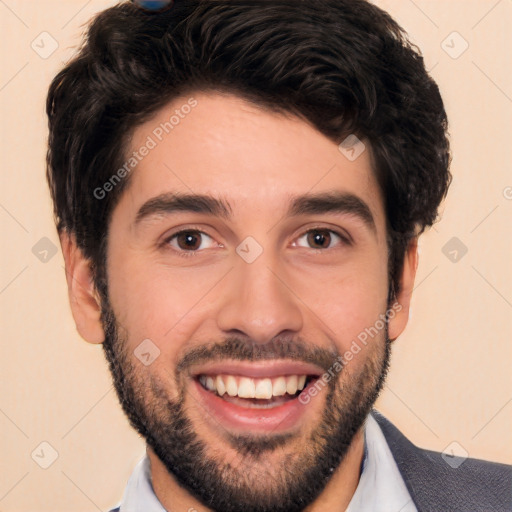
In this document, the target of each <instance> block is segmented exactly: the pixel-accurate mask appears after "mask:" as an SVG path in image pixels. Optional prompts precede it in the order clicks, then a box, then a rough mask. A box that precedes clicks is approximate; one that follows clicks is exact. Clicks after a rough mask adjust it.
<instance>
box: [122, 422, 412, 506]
mask: <svg viewBox="0 0 512 512" xmlns="http://www.w3.org/2000/svg"><path fill="white" fill-rule="evenodd" d="M119 505H120V506H121V509H120V512H166V510H165V508H164V507H163V506H162V504H161V503H160V501H159V500H158V498H157V497H156V494H155V492H154V491H153V486H152V484H151V469H150V464H149V458H148V456H147V455H145V456H144V457H143V458H142V459H141V460H140V461H139V462H138V463H137V465H136V466H135V469H134V470H133V473H132V474H131V476H130V479H129V480H128V485H127V486H126V489H125V492H124V496H123V499H122V500H121V502H120V503H119V504H118V505H116V507H115V508H117V507H118V506H119ZM340 512H342V511H340ZM345 512H417V509H416V506H415V505H414V503H413V501H412V498H411V496H410V494H409V491H408V490H407V487H406V486H405V483H404V481H403V479H402V476H401V475H400V472H399V470H398V467H397V465H396V462H395V460H394V458H393V455H392V454H391V451H390V449H389V447H388V444H387V442H386V439H385V437H384V434H383V433H382V430H381V429H380V427H379V425H378V423H377V421H376V420H375V419H374V418H373V417H372V415H371V414H370V415H368V417H367V418H366V422H365V459H364V462H363V471H362V473H361V476H360V478H359V483H358V485H357V488H356V492H355V493H354V495H353V496H352V499H351V500H350V503H349V505H348V508H347V509H346V511H345Z"/></svg>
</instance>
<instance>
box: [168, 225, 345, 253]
mask: <svg viewBox="0 0 512 512" xmlns="http://www.w3.org/2000/svg"><path fill="white" fill-rule="evenodd" d="M315 231H325V232H328V233H332V234H334V235H336V236H337V237H339V239H340V240H341V243H342V244H344V245H352V240H351V239H350V238H349V237H348V236H347V235H344V234H342V233H340V232H338V231H335V230H333V229H329V228H324V227H314V228H310V229H308V230H307V231H305V232H304V233H302V234H301V235H300V236H299V237H298V238H302V237H303V236H305V235H307V234H309V233H312V232H315ZM183 233H193V234H201V235H206V236H207V237H209V238H212V237H211V236H210V235H208V233H205V232H204V231H201V230H199V229H193V228H190V229H182V230H181V231H177V232H176V233H173V234H172V235H170V236H168V237H167V238H166V239H165V240H164V241H163V242H162V247H166V246H169V244H170V242H171V240H173V239H174V238H176V237H177V236H179V235H181V234H183ZM311 249H312V250H316V251H327V250H328V249H330V248H327V249H313V248H311ZM171 250H172V251H174V252H176V253H177V254H178V256H180V257H183V258H191V257H194V256H196V255H197V253H198V252H201V250H190V251H185V250H178V249H174V248H173V249H171ZM203 250H204V249H203Z"/></svg>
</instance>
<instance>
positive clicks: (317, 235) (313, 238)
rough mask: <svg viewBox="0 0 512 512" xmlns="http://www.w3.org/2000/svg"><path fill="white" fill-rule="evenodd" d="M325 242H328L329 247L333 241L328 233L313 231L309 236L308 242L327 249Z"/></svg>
mask: <svg viewBox="0 0 512 512" xmlns="http://www.w3.org/2000/svg"><path fill="white" fill-rule="evenodd" d="M325 241H327V247H328V246H329V244H330V241H331V235H330V234H329V232H328V231H318V230H316V231H311V232H310V233H309V235H308V242H309V243H311V244H312V245H313V244H317V245H320V246H322V247H325Z"/></svg>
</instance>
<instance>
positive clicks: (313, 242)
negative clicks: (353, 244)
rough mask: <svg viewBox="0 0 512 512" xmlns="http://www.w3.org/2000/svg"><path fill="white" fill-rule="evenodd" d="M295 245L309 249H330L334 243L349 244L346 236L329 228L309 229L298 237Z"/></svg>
mask: <svg viewBox="0 0 512 512" xmlns="http://www.w3.org/2000/svg"><path fill="white" fill-rule="evenodd" d="M298 240H299V241H298V243H297V245H298V246H300V247H308V248H310V249H331V248H333V247H334V246H335V245H336V244H338V245H339V244H340V243H341V244H342V245H350V241H349V240H348V238H347V237H346V236H343V235H341V234H340V233H337V232H336V231H333V230H331V229H310V230H309V231H307V232H306V233H304V234H303V235H302V236H301V237H300V238H299V239H298Z"/></svg>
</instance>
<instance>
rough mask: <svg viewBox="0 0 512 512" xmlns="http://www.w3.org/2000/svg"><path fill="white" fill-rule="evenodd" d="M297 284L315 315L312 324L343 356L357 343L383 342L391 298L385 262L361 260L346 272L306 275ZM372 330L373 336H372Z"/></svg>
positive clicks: (302, 296)
mask: <svg viewBox="0 0 512 512" xmlns="http://www.w3.org/2000/svg"><path fill="white" fill-rule="evenodd" d="M297 283H300V285H299V286H300V290H301V291H300V292H299V293H298V294H297V295H299V296H300V297H301V298H302V299H303V301H304V303H305V304H306V305H307V306H308V308H309V309H310V310H311V311H312V312H313V313H314V315H312V317H311V318H312V321H313V322H314V323H315V324H316V325H317V326H318V327H319V328H320V329H322V330H323V331H324V332H325V334H326V335H327V336H328V337H329V338H330V339H331V340H332V341H333V342H334V343H335V344H336V348H337V349H338V351H339V352H340V353H343V352H345V351H346V350H349V349H350V348H351V347H352V346H353V342H354V340H358V339H359V340H361V339H362V340H363V341H367V342H368V344H370V343H371V342H372V341H373V340H374V341H375V342H380V341H381V340H383V337H384V327H385V324H382V320H381V315H383V314H384V313H385V311H386V307H387V294H388V276H387V267H386V262H385V261H384V262H383V263H382V260H379V259H378V258H377V257H375V256H372V257H370V258H361V259H360V260H359V261H358V262H354V263H353V264H351V265H350V266H347V267H346V268H339V269H332V270H329V271H328V272H327V271H325V272H323V273H322V272H317V273H316V275H302V276H301V278H300V280H298V281H297ZM315 317H316V318H317V320H316V321H315ZM319 320H321V321H319ZM372 327H374V328H376V329H377V331H378V333H377V334H375V330H374V329H372ZM369 330H371V332H372V334H373V336H369V335H368V331H369ZM365 333H366V340H365ZM361 346H364V345H361Z"/></svg>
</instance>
